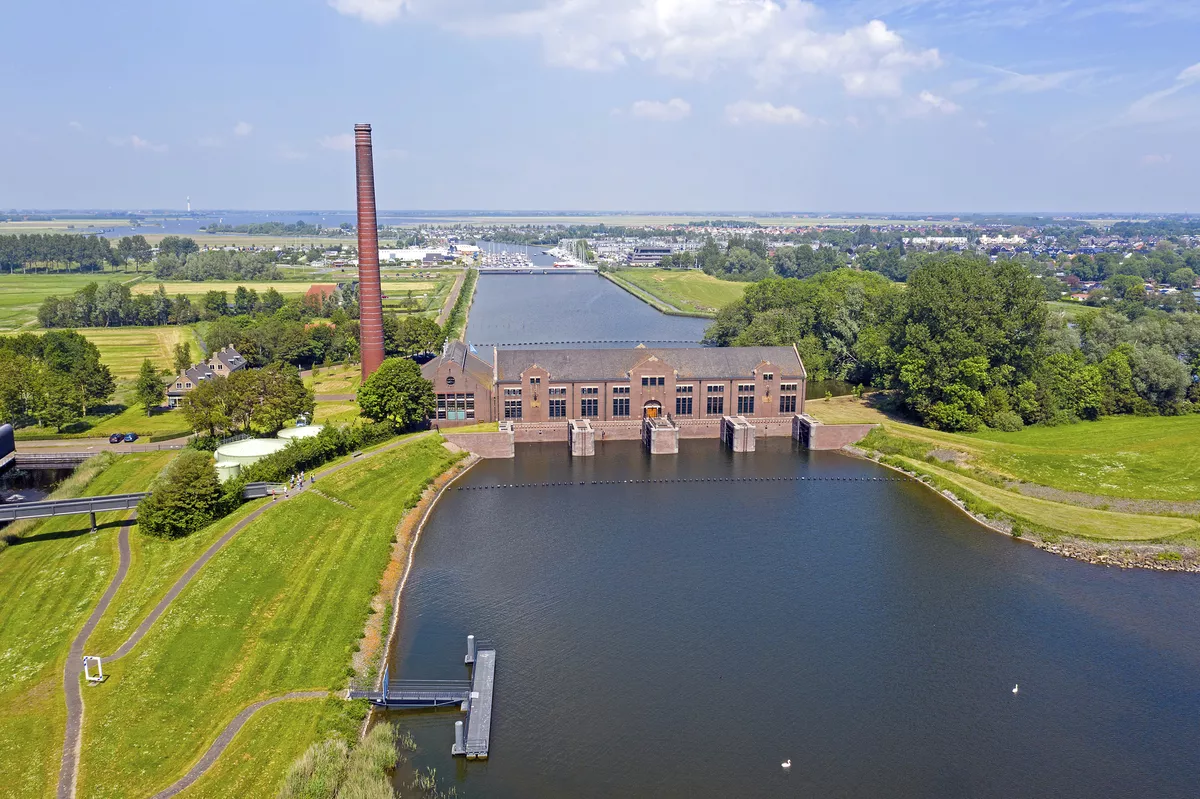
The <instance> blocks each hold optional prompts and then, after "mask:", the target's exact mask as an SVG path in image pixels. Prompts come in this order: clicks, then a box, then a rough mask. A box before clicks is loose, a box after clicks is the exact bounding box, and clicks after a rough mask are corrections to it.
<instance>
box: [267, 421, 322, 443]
mask: <svg viewBox="0 0 1200 799" xmlns="http://www.w3.org/2000/svg"><path fill="white" fill-rule="evenodd" d="M324 429H325V425H320V424H310V425H306V426H304V427H289V428H287V429H286V430H280V431H279V433H278V434H277V435H278V436H279V438H282V439H286V440H288V441H291V440H293V439H297V438H312V437H313V436H315V435H317V434H318V433H320V432H321V431H322V430H324Z"/></svg>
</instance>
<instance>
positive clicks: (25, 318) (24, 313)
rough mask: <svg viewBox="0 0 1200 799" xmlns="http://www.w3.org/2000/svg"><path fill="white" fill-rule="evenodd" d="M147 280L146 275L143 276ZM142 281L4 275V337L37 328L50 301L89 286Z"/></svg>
mask: <svg viewBox="0 0 1200 799" xmlns="http://www.w3.org/2000/svg"><path fill="white" fill-rule="evenodd" d="M143 276H144V274H143ZM137 279H138V276H137V275H136V274H133V273H130V272H92V273H87V274H61V275H22V274H15V275H0V333H9V332H14V331H19V330H25V329H29V328H35V327H37V312H38V308H39V307H40V306H41V304H42V301H43V300H45V299H46V298H47V297H51V296H56V295H57V296H59V297H63V296H66V295H69V294H73V293H75V292H76V291H78V290H79V289H81V288H83V287H84V286H86V285H87V284H88V283H105V282H108V281H111V280H119V281H123V282H126V283H132V282H134V281H136V280H137Z"/></svg>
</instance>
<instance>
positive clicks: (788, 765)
mask: <svg viewBox="0 0 1200 799" xmlns="http://www.w3.org/2000/svg"><path fill="white" fill-rule="evenodd" d="M779 765H781V766H783V767H784V768H791V767H792V761H791V760H785V761H783V762H782V763H780V764H779Z"/></svg>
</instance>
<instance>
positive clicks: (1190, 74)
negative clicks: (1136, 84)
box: [1118, 64, 1200, 124]
mask: <svg viewBox="0 0 1200 799" xmlns="http://www.w3.org/2000/svg"><path fill="white" fill-rule="evenodd" d="M1197 84H1200V64H1192V65H1191V66H1190V67H1188V68H1187V69H1185V70H1183V71H1182V72H1180V73H1179V74H1178V75H1176V76H1175V82H1174V83H1172V84H1171V85H1170V86H1168V87H1167V88H1165V89H1159V90H1158V91H1156V92H1151V93H1150V94H1147V95H1145V96H1144V97H1140V98H1138V99H1137V100H1135V101H1134V102H1133V103H1131V104H1130V106H1129V108H1128V110H1126V112H1125V114H1124V116H1123V117H1122V119H1121V120H1120V122H1124V123H1125V124H1142V123H1152V122H1165V121H1169V120H1172V119H1177V118H1178V117H1180V116H1182V115H1183V114H1184V113H1185V110H1184V109H1181V108H1179V107H1172V105H1171V104H1168V103H1164V101H1165V100H1167V99H1168V98H1170V97H1172V96H1173V95H1176V94H1179V93H1180V92H1182V91H1184V90H1185V89H1190V88H1191V87H1192V86H1195V85H1197ZM1118 124H1119V123H1118Z"/></svg>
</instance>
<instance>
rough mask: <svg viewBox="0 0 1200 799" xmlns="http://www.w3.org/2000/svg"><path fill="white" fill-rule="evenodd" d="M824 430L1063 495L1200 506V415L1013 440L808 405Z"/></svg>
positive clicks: (859, 408)
mask: <svg viewBox="0 0 1200 799" xmlns="http://www.w3.org/2000/svg"><path fill="white" fill-rule="evenodd" d="M805 410H806V411H807V412H808V413H809V414H810V415H812V416H814V417H815V418H817V419H819V420H821V421H822V422H825V423H826V424H858V423H873V424H880V425H882V426H883V429H884V431H885V432H887V433H888V434H889V435H891V436H895V437H897V438H902V439H907V440H909V441H915V442H918V443H920V444H923V445H927V446H929V447H934V448H943V449H947V450H955V451H957V452H961V453H964V454H965V455H966V456H967V458H968V462H969V463H970V464H971V465H974V466H978V467H982V468H984V469H986V470H987V471H988V472H990V473H992V474H994V475H996V476H998V477H1001V478H1005V479H1011V480H1022V481H1026V482H1030V483H1036V484H1038V485H1043V486H1050V487H1052V488H1057V489H1061V490H1063V491H1078V492H1082V493H1087V494H1096V495H1102V496H1110V497H1119V498H1129V499H1153V500H1168V501H1177V502H1178V501H1194V500H1200V416H1196V415H1191V416H1152V417H1140V416H1112V417H1106V418H1103V419H1100V420H1099V421H1095V422H1079V423H1078V424H1072V425H1062V426H1059V427H1036V426H1035V427H1027V428H1025V429H1024V430H1020V431H1018V432H1015V433H1003V432H1000V431H997V430H987V431H984V432H980V433H970V434H962V433H944V432H941V431H938V430H930V429H928V428H924V427H920V426H918V425H914V424H909V423H907V422H905V421H902V420H898V419H895V418H892V417H890V416H887V415H885V414H883V413H881V412H880V411H879V410H877V409H875V408H873V407H871V406H870V404H869V403H868V402H867V401H865V400H857V399H855V398H853V397H836V398H834V399H831V400H810V401H809V402H808V403H807V405H806V406H805Z"/></svg>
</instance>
